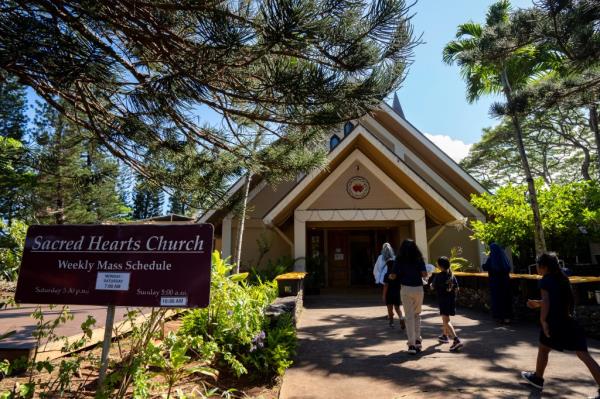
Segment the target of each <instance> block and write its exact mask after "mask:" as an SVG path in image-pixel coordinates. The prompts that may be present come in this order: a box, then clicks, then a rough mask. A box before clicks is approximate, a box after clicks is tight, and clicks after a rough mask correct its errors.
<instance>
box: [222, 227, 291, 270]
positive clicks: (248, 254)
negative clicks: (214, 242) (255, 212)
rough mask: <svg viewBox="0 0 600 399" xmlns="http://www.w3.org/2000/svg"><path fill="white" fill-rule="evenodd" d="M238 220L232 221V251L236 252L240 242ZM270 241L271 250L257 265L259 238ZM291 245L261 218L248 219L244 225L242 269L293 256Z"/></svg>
mask: <svg viewBox="0 0 600 399" xmlns="http://www.w3.org/2000/svg"><path fill="white" fill-rule="evenodd" d="M237 223H238V221H237V220H235V219H234V220H233V222H232V228H231V230H232V231H231V233H232V239H231V253H232V254H235V251H236V248H237V242H238V228H237V226H238V225H237ZM259 239H260V240H265V241H266V242H267V243H268V248H269V251H268V252H267V253H266V255H265V256H264V257H263V259H262V261H261V264H260V265H257V264H256V262H257V261H258V260H259V257H260V251H259V245H258V240H259ZM291 255H292V249H291V246H290V245H289V244H288V243H287V242H286V241H285V240H284V239H283V238H282V237H281V236H280V235H279V234H278V233H277V232H276V231H275V230H273V229H270V228H268V227H267V226H265V225H264V223H263V222H262V220H260V219H247V220H246V223H245V227H244V240H243V245H242V262H241V266H242V267H241V269H242V270H248V269H250V267H256V266H259V267H260V266H264V265H266V264H267V262H268V260H269V259H270V260H272V261H276V260H277V259H279V258H281V257H283V256H291Z"/></svg>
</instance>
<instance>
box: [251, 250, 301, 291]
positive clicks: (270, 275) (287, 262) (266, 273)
mask: <svg viewBox="0 0 600 399" xmlns="http://www.w3.org/2000/svg"><path fill="white" fill-rule="evenodd" d="M294 263H295V261H294V259H293V258H291V257H289V256H282V257H281V258H278V259H277V260H275V261H272V260H271V259H269V261H268V262H267V265H266V266H265V267H261V268H260V269H259V268H256V267H252V268H251V269H250V277H249V278H248V280H249V281H250V282H252V283H253V284H256V283H259V284H260V283H262V282H263V281H273V280H274V279H275V277H277V276H279V275H280V274H285V273H287V272H291V271H292V270H294Z"/></svg>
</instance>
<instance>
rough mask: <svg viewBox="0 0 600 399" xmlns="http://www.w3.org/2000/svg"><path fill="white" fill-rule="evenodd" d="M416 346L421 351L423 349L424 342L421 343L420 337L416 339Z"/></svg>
mask: <svg viewBox="0 0 600 399" xmlns="http://www.w3.org/2000/svg"><path fill="white" fill-rule="evenodd" d="M415 348H417V349H418V351H419V352H421V349H423V344H422V343H421V340H420V339H417V340H416V341H415Z"/></svg>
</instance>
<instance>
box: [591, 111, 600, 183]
mask: <svg viewBox="0 0 600 399" xmlns="http://www.w3.org/2000/svg"><path fill="white" fill-rule="evenodd" d="M589 112H590V128H591V129H592V132H593V133H594V139H595V140H596V163H597V165H596V169H597V172H598V179H600V128H599V127H598V108H597V107H596V104H592V105H590V107H589Z"/></svg>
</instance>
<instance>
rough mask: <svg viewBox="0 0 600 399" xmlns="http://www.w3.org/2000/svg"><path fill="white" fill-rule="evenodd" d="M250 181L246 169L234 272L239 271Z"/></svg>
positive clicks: (249, 175)
mask: <svg viewBox="0 0 600 399" xmlns="http://www.w3.org/2000/svg"><path fill="white" fill-rule="evenodd" d="M251 182H252V172H250V171H248V174H247V175H246V184H245V187H244V198H242V214H241V216H240V225H239V228H238V240H237V249H236V251H235V259H234V261H235V272H236V273H239V272H240V261H241V259H242V239H243V238H244V224H245V221H246V207H247V206H248V195H249V194H250V183H251Z"/></svg>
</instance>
